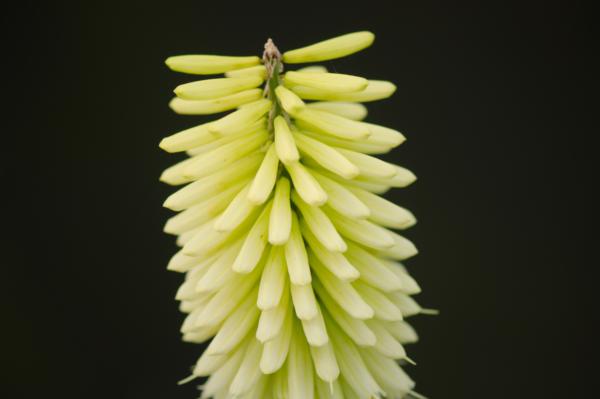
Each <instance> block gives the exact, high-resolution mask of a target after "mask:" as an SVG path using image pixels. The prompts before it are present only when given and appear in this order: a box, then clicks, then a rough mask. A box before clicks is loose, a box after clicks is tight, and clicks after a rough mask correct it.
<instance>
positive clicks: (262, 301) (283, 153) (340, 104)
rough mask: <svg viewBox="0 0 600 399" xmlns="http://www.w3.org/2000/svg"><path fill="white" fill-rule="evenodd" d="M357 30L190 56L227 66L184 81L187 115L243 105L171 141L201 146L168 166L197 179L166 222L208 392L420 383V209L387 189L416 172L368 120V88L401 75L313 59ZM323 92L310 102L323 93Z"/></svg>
mask: <svg viewBox="0 0 600 399" xmlns="http://www.w3.org/2000/svg"><path fill="white" fill-rule="evenodd" d="M373 40H374V35H373V34H372V33H370V32H356V33H351V34H348V35H343V36H340V37H337V38H333V39H330V40H326V41H323V42H320V43H317V44H314V45H311V46H308V47H304V48H300V49H297V50H292V51H288V52H285V53H284V54H283V55H281V54H280V53H279V51H278V49H277V48H276V47H275V45H274V44H273V42H272V41H271V40H270V39H269V41H268V42H267V44H266V45H265V51H264V54H263V57H262V59H261V58H259V57H225V56H216V55H183V56H175V57H170V58H168V59H167V61H166V63H167V65H168V66H169V68H171V69H172V70H174V71H178V72H184V73H188V74H198V75H213V74H221V73H224V74H225V76H224V77H219V78H211V79H205V80H200V81H195V82H191V83H186V84H183V85H180V86H178V87H177V88H176V89H175V94H176V97H175V98H174V99H173V100H172V101H171V103H170V106H171V108H172V109H173V110H174V111H175V112H177V113H179V114H191V115H201V114H214V113H220V112H224V111H230V110H231V111H233V112H230V113H228V114H226V115H225V116H222V117H221V118H219V119H216V120H214V121H211V122H208V123H204V124H202V125H199V126H195V127H192V128H189V129H187V130H184V131H182V132H179V133H176V134H173V135H171V136H169V137H167V138H165V139H163V140H162V141H161V143H160V147H161V148H162V149H164V150H166V151H168V152H183V151H185V152H186V153H187V155H189V157H188V158H186V159H185V160H184V161H181V162H179V163H177V164H175V165H174V166H172V167H170V168H168V169H166V170H165V171H164V173H163V174H162V176H161V180H162V181H163V182H165V183H168V184H171V185H184V186H183V187H182V188H180V189H179V190H178V191H176V192H175V193H173V194H172V195H171V196H169V197H168V198H167V200H166V201H165V203H164V205H165V206H166V207H167V208H169V209H172V210H174V211H179V213H178V214H177V215H175V216H173V217H172V218H170V219H169V220H168V222H167V224H166V226H165V231H166V232H167V233H170V234H174V235H176V236H177V244H178V245H179V246H180V247H181V249H180V251H179V252H177V253H176V254H175V256H173V258H172V259H171V261H170V262H169V265H168V269H169V270H172V271H176V272H181V273H185V281H184V283H183V284H182V285H181V287H180V288H179V290H178V292H177V295H176V298H177V299H178V300H179V301H181V305H180V309H181V311H182V312H184V313H186V314H187V317H186V319H185V321H184V323H183V326H182V327H181V332H182V333H183V339H184V340H185V341H188V342H195V343H204V342H208V341H209V340H210V343H209V344H208V346H207V348H206V350H205V351H204V353H203V354H202V356H201V357H200V358H199V359H198V362H197V363H196V365H195V366H194V368H193V371H192V376H191V377H190V378H188V379H186V380H185V381H189V380H191V379H194V378H197V377H208V379H207V381H206V383H205V384H204V385H203V386H202V398H210V397H214V398H290V399H296V398H297V399H307V398H343V397H345V398H360V399H363V398H375V397H376V398H379V397H383V396H385V397H387V398H402V397H408V396H413V397H420V395H419V394H417V393H416V392H414V391H413V388H414V385H415V384H414V382H413V381H412V380H411V379H410V377H408V375H407V374H406V373H405V372H404V371H403V369H402V367H401V364H404V363H406V362H408V363H412V361H411V360H410V359H409V358H408V357H407V355H406V352H405V349H404V345H405V344H409V343H413V342H415V341H416V340H417V335H416V333H415V331H414V330H413V328H412V327H411V326H410V325H409V324H408V323H407V322H406V321H405V318H407V317H409V316H412V315H415V314H418V313H431V311H429V310H426V309H425V310H424V309H422V308H421V307H420V306H419V305H418V304H417V303H416V302H415V301H414V300H413V299H412V297H411V295H413V294H417V293H419V292H420V288H419V286H418V284H417V283H416V282H415V280H413V279H412V277H410V275H409V274H408V272H407V271H406V269H405V267H404V266H403V265H402V264H401V263H400V262H401V261H404V260H405V259H408V258H410V257H412V256H414V255H416V254H417V249H416V248H415V246H414V245H413V244H412V243H411V242H410V241H409V240H407V239H406V238H404V237H403V236H401V235H399V234H398V233H396V232H394V231H392V230H391V229H394V230H404V229H406V228H408V227H410V226H412V225H413V224H414V223H415V222H416V220H415V217H414V216H413V214H412V213H411V212H410V211H408V210H407V209H404V208H402V207H400V206H398V205H395V204H394V203H392V202H390V201H388V200H386V199H384V198H382V197H380V196H379V195H378V194H382V193H384V192H385V191H387V190H389V189H390V188H393V187H405V186H408V185H409V184H411V183H412V182H414V181H415V179H416V177H415V175H414V174H412V172H410V171H409V170H407V169H405V168H403V167H400V166H396V165H393V164H391V163H388V162H385V161H382V160H380V159H378V158H376V157H375V156H374V155H376V154H382V153H387V152H388V151H390V150H392V149H393V148H395V147H397V146H398V145H400V144H401V143H402V142H404V140H405V138H404V136H403V135H402V134H401V133H400V132H398V131H396V130H393V129H390V128H387V127H383V126H379V125H375V124H372V123H366V122H363V121H362V120H363V119H364V118H365V117H366V115H367V108H366V107H365V106H364V105H363V104H362V103H363V102H368V101H375V100H380V99H384V98H387V97H389V96H390V95H392V93H393V92H394V91H395V89H396V87H395V86H394V84H392V83H390V82H386V81H379V80H367V79H364V78H361V77H356V76H351V75H345V74H340V73H330V72H327V70H326V69H325V68H324V67H322V66H308V67H305V68H301V69H298V70H295V71H287V70H284V64H286V65H287V64H296V63H309V62H311V63H312V62H319V61H325V60H330V59H333V58H338V57H343V56H346V55H350V54H352V53H355V52H357V51H360V50H362V49H364V48H366V47H368V46H370V45H371V43H372V42H373ZM308 101H310V102H308Z"/></svg>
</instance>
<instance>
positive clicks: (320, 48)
mask: <svg viewBox="0 0 600 399" xmlns="http://www.w3.org/2000/svg"><path fill="white" fill-rule="evenodd" d="M373 40H375V35H374V34H373V33H371V32H367V31H361V32H354V33H349V34H346V35H342V36H338V37H334V38H332V39H328V40H324V41H322V42H319V43H315V44H312V45H310V46H306V47H302V48H299V49H296V50H290V51H286V52H285V53H284V54H283V62H285V63H289V64H297V63H303V62H315V61H325V60H331V59H334V58H340V57H345V56H347V55H350V54H353V53H356V52H357V51H360V50H362V49H364V48H367V47H369V46H370V45H371V44H372V43H373Z"/></svg>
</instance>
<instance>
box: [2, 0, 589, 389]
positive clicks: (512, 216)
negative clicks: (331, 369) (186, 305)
mask: <svg viewBox="0 0 600 399" xmlns="http://www.w3.org/2000/svg"><path fill="white" fill-rule="evenodd" d="M149 3H152V2H145V3H142V2H140V3H136V2H127V1H122V2H97V3H94V4H88V2H80V4H71V5H66V4H60V5H59V4H58V3H56V2H51V4H47V5H45V6H39V5H36V4H34V3H21V4H20V5H19V6H18V7H14V8H8V9H5V10H3V14H2V16H1V18H2V43H3V46H2V53H3V54H4V55H3V57H2V59H3V61H2V64H3V66H4V68H5V72H4V73H3V88H4V90H3V98H4V99H5V100H6V104H5V105H4V106H3V110H2V113H3V118H2V119H3V121H2V137H3V157H2V162H3V164H4V165H3V167H2V174H3V176H2V179H3V182H4V184H3V188H2V197H3V202H5V204H4V205H3V211H4V213H5V215H6V216H5V223H4V224H3V226H4V231H5V233H6V234H5V236H6V238H5V239H4V242H3V244H4V246H6V248H5V249H4V250H3V253H4V259H5V261H3V262H2V263H3V265H2V274H3V277H2V280H1V281H2V287H3V288H2V290H1V291H2V292H1V294H0V295H2V297H1V302H0V306H1V308H0V310H1V314H0V325H1V331H2V340H1V342H2V354H1V359H2V365H3V369H5V370H2V373H1V377H0V381H2V384H1V389H2V390H6V391H7V392H8V391H11V392H12V393H10V395H7V396H4V397H7V398H33V397H41V396H40V395H43V397H61V398H192V397H196V393H195V387H194V386H193V384H190V385H187V386H184V387H178V386H176V385H175V381H177V380H178V379H179V378H182V377H185V376H186V375H187V373H188V367H189V366H190V365H191V364H192V363H193V362H194V361H195V359H196V358H197V356H199V354H200V352H201V351H200V348H199V347H197V346H193V345H190V344H184V343H181V342H180V340H179V332H178V330H179V324H180V322H181V320H182V316H181V314H180V313H179V312H178V310H177V306H176V302H175V301H174V300H173V296H174V294H175V290H176V288H177V286H178V284H179V283H180V281H181V276H180V275H177V274H175V273H171V272H167V271H166V269H165V265H166V262H167V260H168V259H169V257H170V255H171V254H172V253H173V252H174V251H175V246H174V243H173V240H172V239H171V238H170V237H169V236H166V235H164V234H163V233H162V231H161V229H162V225H163V223H164V221H165V220H166V219H167V217H168V215H169V212H168V211H166V210H164V209H163V208H162V207H161V204H162V201H163V200H164V198H165V197H166V196H167V195H168V193H169V192H171V189H170V188H168V187H167V186H164V185H162V184H161V183H159V182H158V176H159V174H160V172H161V171H162V169H164V168H165V167H166V166H167V165H169V164H170V163H172V162H174V161H175V159H178V158H177V157H175V156H172V155H167V154H165V153H162V152H161V151H160V150H159V148H158V147H157V143H158V142H159V140H160V138H161V137H163V136H166V135H168V134H171V133H173V132H176V131H178V130H180V129H183V128H186V127H188V126H192V125H193V124H195V123H197V122H198V121H199V120H201V118H194V117H184V116H177V115H174V114H172V113H171V111H170V110H169V109H168V107H167V102H168V100H169V98H170V96H171V90H172V89H173V88H174V87H175V85H177V84H179V83H182V82H185V81H188V80H191V79H193V77H189V76H184V75H181V74H176V73H173V72H170V71H168V70H167V68H166V67H165V66H164V63H163V60H164V59H165V58H166V57H167V56H170V55H175V54H182V53H208V54H210V53H215V54H229V55H248V54H259V53H260V52H261V48H262V45H263V43H264V42H265V40H266V38H267V37H269V36H270V37H273V39H274V40H275V42H276V43H277V44H278V46H279V47H280V49H282V50H285V49H291V48H296V47H299V46H303V45H306V44H310V43H313V42H315V41H318V40H321V39H324V38H329V37H332V36H335V35H339V34H342V33H346V32H351V31H356V30H362V29H368V30H372V31H373V32H375V33H376V35H377V39H376V42H375V44H374V46H373V47H372V48H370V49H368V50H366V51H364V52H361V53H359V54H356V55H355V56H352V57H349V58H344V59H340V60H336V61H333V62H329V63H328V66H329V67H330V68H331V69H332V70H334V71H339V72H345V73H352V74H359V75H364V76H368V77H371V78H379V79H388V80H392V81H394V82H395V83H396V84H397V86H398V90H397V93H396V94H395V95H394V96H393V97H392V98H391V99H390V100H387V101H383V102H379V103H375V104H373V105H372V107H370V110H371V112H370V120H371V121H374V122H376V123H381V124H384V125H389V126H394V127H396V128H398V129H399V130H401V131H402V132H404V133H405V135H406V136H407V137H408V141H407V142H406V143H405V144H403V145H402V146H401V147H400V148H399V149H398V150H396V151H395V152H394V153H392V154H390V155H389V156H387V157H388V159H392V160H394V161H395V162H398V163H400V164H402V165H404V166H407V167H409V168H411V169H412V170H414V171H415V173H416V174H417V175H418V176H419V180H418V181H417V183H416V184H415V185H414V186H412V187H410V188H408V189H405V190H397V191H394V192H393V193H391V195H390V196H391V197H392V198H394V200H396V201H398V202H399V203H400V204H402V205H404V206H406V207H408V208H410V209H412V210H413V211H414V212H415V214H416V215H417V217H418V219H419V224H418V225H417V226H416V227H414V228H413V229H411V230H410V231H409V232H408V233H407V236H408V237H410V238H411V239H413V240H414V241H415V242H416V243H417V245H418V247H419V248H420V251H421V253H420V255H419V256H417V257H416V258H414V259H412V260H410V261H409V262H408V267H409V268H410V270H411V271H412V272H413V274H414V275H415V276H416V278H417V279H418V281H419V282H420V283H421V285H422V287H423V290H424V292H423V293H422V294H421V295H420V297H419V300H420V302H421V303H422V304H423V305H424V306H427V307H434V308H439V309H441V311H442V313H441V315H440V316H438V317H428V316H420V317H418V318H416V319H415V325H416V326H417V328H418V329H419V332H420V335H421V342H420V343H419V344H418V345H416V346H411V347H409V348H408V350H409V355H410V356H411V357H412V358H413V359H415V360H416V361H417V363H418V366H417V367H411V368H410V370H409V372H410V374H411V375H412V376H414V378H415V379H416V380H417V382H418V384H417V390H418V391H420V392H422V393H423V394H425V395H427V396H429V397H431V398H437V399H442V398H450V399H455V398H506V397H511V398H542V397H544V398H559V397H593V396H594V394H593V393H591V392H592V391H590V390H589V389H590V386H591V385H592V382H593V381H592V380H591V379H590V374H591V373H590V372H592V371H594V364H595V355H594V354H593V353H592V351H591V348H592V345H593V343H594V333H593V331H592V329H591V326H592V324H593V322H594V321H596V319H597V310H595V309H594V308H593V299H594V298H593V295H592V293H593V289H594V288H595V287H596V286H597V280H595V279H594V277H593V272H594V269H595V268H596V267H597V262H596V261H595V258H593V257H587V256H585V252H586V249H587V248H588V247H589V245H590V244H587V240H589V239H590V238H593V234H594V233H593V231H592V222H591V219H590V217H591V215H590V210H591V208H592V196H591V187H592V186H593V185H594V184H595V183H596V181H597V178H593V177H592V175H593V173H592V172H593V166H594V164H595V161H596V159H597V158H594V156H593V153H592V151H590V153H588V150H593V146H592V138H593V136H595V135H596V134H597V128H596V126H595V125H594V124H593V123H592V121H591V118H590V116H591V114H590V111H588V110H587V109H586V107H587V106H588V105H590V102H591V101H592V99H591V97H592V96H591V95H589V93H591V89H590V85H591V83H592V81H593V79H592V76H593V75H592V74H591V73H590V72H591V62H592V59H593V58H595V54H596V53H597V49H594V47H593V46H592V41H591V39H590V37H591V34H592V16H593V14H592V12H591V10H589V9H587V8H585V7H584V6H583V5H582V3H580V2H578V1H563V2H559V1H545V2H542V1H528V2H516V1H515V2H506V1H504V2H492V1H488V2H463V1H458V2H431V1H396V2H393V3H396V4H395V6H394V7H392V6H391V5H390V3H392V2H389V3H388V5H387V6H384V3H378V2H365V3H361V4H360V5H351V4H349V3H348V4H346V5H345V6H342V5H339V6H338V7H337V8H335V7H333V6H329V5H327V4H325V3H323V4H309V3H308V2H305V3H304V4H303V3H302V2H289V3H284V2H281V3H277V4H274V3H270V2H255V3H249V4H247V6H250V9H242V8H240V6H238V5H235V4H228V5H227V4H226V7H223V8H222V9H221V8H219V9H217V8H216V7H213V6H210V4H209V3H207V2H170V3H169V2H156V3H157V4H149ZM590 241H591V240H590ZM591 245H593V243H591ZM592 249H593V248H592Z"/></svg>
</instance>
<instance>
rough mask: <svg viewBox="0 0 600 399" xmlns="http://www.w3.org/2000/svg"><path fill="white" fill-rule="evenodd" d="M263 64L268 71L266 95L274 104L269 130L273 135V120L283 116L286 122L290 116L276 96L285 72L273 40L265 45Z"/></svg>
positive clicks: (270, 114)
mask: <svg viewBox="0 0 600 399" xmlns="http://www.w3.org/2000/svg"><path fill="white" fill-rule="evenodd" d="M263 63H264V65H265V68H266V69H267V84H266V86H265V94H266V96H267V98H268V99H269V100H271V101H272V102H273V108H271V111H270V112H269V122H268V129H269V132H270V133H271V134H273V120H274V119H275V118H276V117H277V116H278V115H283V116H284V117H285V118H286V120H287V119H288V116H287V115H286V114H285V112H284V111H283V109H282V108H281V104H279V101H277V96H276V95H275V89H276V88H277V86H279V85H280V84H281V79H280V76H279V74H280V73H281V72H282V71H283V63H282V62H281V53H280V52H279V50H278V49H277V46H275V43H273V40H271V39H269V40H267V42H266V43H265V51H264V52H263Z"/></svg>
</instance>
